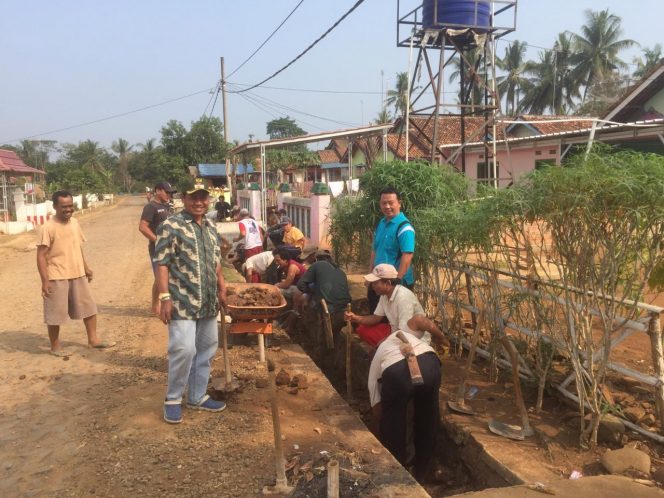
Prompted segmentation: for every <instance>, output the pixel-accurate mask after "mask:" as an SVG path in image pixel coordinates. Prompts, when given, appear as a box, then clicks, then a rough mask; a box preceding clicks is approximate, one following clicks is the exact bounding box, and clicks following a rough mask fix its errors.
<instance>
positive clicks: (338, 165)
mask: <svg viewBox="0 0 664 498" xmlns="http://www.w3.org/2000/svg"><path fill="white" fill-rule="evenodd" d="M347 167H348V164H346V163H325V164H323V165H321V169H341V168H347Z"/></svg>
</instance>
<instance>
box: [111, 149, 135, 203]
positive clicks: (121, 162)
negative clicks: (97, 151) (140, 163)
mask: <svg viewBox="0 0 664 498" xmlns="http://www.w3.org/2000/svg"><path fill="white" fill-rule="evenodd" d="M133 148H134V146H133V145H130V144H129V142H128V141H127V140H125V139H124V138H118V141H117V142H113V144H112V145H111V149H113V152H115V153H116V154H117V155H118V176H119V177H120V178H119V180H120V181H121V182H122V186H123V187H124V190H125V192H129V191H130V190H131V187H132V185H133V183H134V181H133V180H132V178H131V175H130V174H129V159H130V155H131V149H133Z"/></svg>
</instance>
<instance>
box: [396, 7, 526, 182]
mask: <svg viewBox="0 0 664 498" xmlns="http://www.w3.org/2000/svg"><path fill="white" fill-rule="evenodd" d="M517 2H518V0H422V1H419V0H413V1H408V0H397V46H399V47H406V48H409V49H410V58H409V60H411V61H412V55H413V51H414V50H417V56H416V59H415V64H414V66H413V67H412V71H411V74H410V81H411V85H410V92H409V100H410V102H409V103H410V105H409V109H410V108H412V111H410V112H409V114H411V113H412V114H413V115H417V116H419V117H425V118H426V120H425V121H424V125H423V126H422V125H420V126H418V127H421V128H422V129H420V130H419V131H420V134H421V136H425V137H427V136H428V135H427V134H426V133H424V130H425V129H426V130H428V129H430V128H431V126H430V124H431V121H433V132H432V137H431V139H430V140H429V142H430V143H429V145H430V152H431V161H432V162H434V161H441V162H442V161H445V162H449V163H452V164H453V163H455V162H456V161H457V159H458V158H459V157H460V158H461V168H460V169H461V171H462V172H464V173H465V172H466V165H465V152H464V148H465V147H464V145H465V144H466V143H468V142H481V141H483V142H485V149H486V150H485V158H486V165H487V166H488V167H489V169H490V171H491V173H492V174H491V177H492V178H493V183H494V184H496V185H497V168H496V162H495V142H494V139H495V137H496V124H495V120H496V116H497V115H500V99H499V98H498V95H497V92H496V62H495V54H496V50H495V48H496V46H495V45H496V40H497V39H499V38H501V37H503V36H505V35H506V34H508V33H511V32H513V31H514V30H515V29H516V12H517ZM453 62H455V64H456V66H457V67H455V68H453V67H452V66H453V64H452V63H453ZM410 66H411V63H410V62H409V70H410ZM453 70H456V71H458V80H457V81H458V82H459V83H458V84H456V83H455V85H449V87H448V86H447V85H448V82H447V81H446V79H449V75H450V74H451V73H452V71H453ZM470 81H473V82H474V85H469V86H470V87H471V91H468V88H467V84H465V82H470ZM473 86H474V87H475V91H472V87H473ZM415 87H417V90H416V91H414V90H413V88H415ZM478 88H479V91H478V90H477V89H478ZM442 112H444V113H445V115H446V116H458V117H459V119H458V123H459V128H460V130H459V131H460V137H461V146H460V147H459V148H458V149H457V150H456V151H455V152H454V153H453V154H451V155H449V156H448V157H443V156H442V154H441V151H440V150H439V149H438V147H437V145H438V139H439V137H438V134H439V119H438V118H439V116H440V115H441V113H442ZM469 116H474V117H482V118H484V121H483V122H484V126H483V129H482V131H483V132H480V133H479V135H478V132H477V129H475V131H474V132H473V133H471V134H468V133H467V126H466V118H467V117H469ZM409 117H410V116H408V118H407V119H406V121H407V123H406V126H410V122H409V121H410V120H409ZM419 121H420V122H421V121H422V120H419ZM480 135H481V136H480ZM406 137H408V134H407V133H406Z"/></svg>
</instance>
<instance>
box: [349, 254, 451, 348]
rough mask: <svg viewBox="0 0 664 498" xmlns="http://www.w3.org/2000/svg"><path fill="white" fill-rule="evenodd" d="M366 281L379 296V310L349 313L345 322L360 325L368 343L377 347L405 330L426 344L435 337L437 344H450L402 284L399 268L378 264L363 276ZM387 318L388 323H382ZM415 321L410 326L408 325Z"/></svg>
mask: <svg viewBox="0 0 664 498" xmlns="http://www.w3.org/2000/svg"><path fill="white" fill-rule="evenodd" d="M364 280H365V281H366V282H367V283H368V284H369V285H370V286H371V288H372V289H373V291H374V292H375V293H376V294H378V296H380V299H379V300H378V305H377V306H376V310H375V311H374V312H373V314H372V315H365V316H361V315H356V314H355V313H352V312H349V313H346V319H347V320H351V321H352V322H354V323H357V324H359V325H360V326H359V327H358V328H357V330H356V332H357V333H358V335H359V336H360V337H361V338H362V339H363V340H364V341H366V342H367V343H369V344H371V345H372V346H377V345H378V344H380V343H381V342H382V341H383V339H385V338H386V337H387V336H388V335H389V334H390V333H392V332H395V331H397V330H403V331H404V332H409V333H410V334H413V335H414V336H415V337H417V338H418V339H422V340H423V341H424V342H425V343H427V344H430V343H431V337H432V336H433V337H434V338H435V340H436V342H439V343H441V344H443V345H447V344H449V341H448V340H447V338H446V337H445V335H444V334H443V332H442V331H441V330H440V329H439V328H438V326H437V325H436V324H435V323H434V322H433V321H431V320H429V319H428V318H427V317H426V316H425V314H424V309H423V308H422V305H421V304H420V302H419V301H418V299H417V296H415V294H413V292H412V291H411V290H410V289H408V288H407V287H405V286H403V285H401V279H399V278H398V272H397V269H396V268H395V267H394V266H392V265H388V264H387V263H383V264H380V265H377V266H376V267H375V268H374V269H373V271H372V272H371V273H369V274H368V275H365V276H364ZM386 317H387V321H388V322H389V325H388V324H385V323H381V322H383V319H384V318H386ZM413 317H415V318H414V320H412V321H411V322H410V323H411V326H413V327H415V328H414V329H413V328H411V326H409V325H408V323H409V320H411V318H413Z"/></svg>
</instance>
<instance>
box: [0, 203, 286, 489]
mask: <svg viewBox="0 0 664 498" xmlns="http://www.w3.org/2000/svg"><path fill="white" fill-rule="evenodd" d="M142 205H143V200H142V198H124V199H122V200H121V201H120V202H119V203H118V204H117V205H115V206H112V207H108V208H103V209H101V210H99V211H97V212H93V213H90V214H86V215H84V216H82V217H81V218H80V221H81V226H82V227H83V230H84V231H85V234H86V237H87V239H88V243H87V244H86V246H85V253H86V257H87V259H88V261H89V264H90V266H91V267H92V269H93V270H94V272H95V278H94V280H93V283H92V290H93V293H94V296H95V298H96V300H97V303H98V305H99V308H100V314H99V330H100V331H101V333H102V334H103V335H104V336H105V337H108V338H109V339H113V340H117V341H118V346H117V348H116V349H114V350H112V351H93V350H90V349H88V348H87V347H86V336H85V332H84V329H83V326H82V323H81V322H69V323H68V324H67V325H66V326H65V327H63V330H62V331H61V337H62V338H63V340H64V345H65V347H68V348H73V349H74V350H75V351H76V353H75V354H74V355H73V356H72V357H71V358H69V360H68V361H63V359H62V358H57V357H54V356H51V355H49V354H48V338H47V335H46V329H45V326H44V325H43V323H42V303H41V297H40V295H39V289H40V285H39V277H38V274H37V270H36V264H35V258H36V251H35V250H34V248H32V247H31V246H33V244H34V240H35V235H34V234H25V235H21V236H19V237H5V238H4V239H0V258H2V259H1V260H2V265H1V266H0V289H2V292H1V295H2V298H1V299H0V399H2V403H0V496H3V497H11V496H89V495H92V494H96V495H101V496H130V495H138V494H141V495H144V496H158V495H166V496H168V495H174V494H177V495H179V496H197V495H202V494H206V493H209V492H214V493H215V495H217V496H245V495H246V496H255V495H256V492H257V490H258V489H260V487H259V486H262V484H266V483H268V482H269V481H270V479H273V477H272V476H273V471H272V472H271V470H272V468H273V467H272V466H271V460H270V458H271V455H270V450H271V445H270V439H269V437H268V438H267V439H266V440H265V441H260V443H261V444H260V445H259V447H258V448H256V444H257V441H256V438H255V436H254V437H253V442H252V441H251V440H249V441H243V440H242V438H241V437H240V438H238V437H237V435H238V434H239V435H241V434H243V433H244V432H247V431H248V429H250V428H252V429H251V430H249V432H252V430H256V429H257V427H256V426H257V425H264V426H265V427H262V429H263V430H262V431H260V429H259V432H264V433H266V434H267V436H269V434H270V431H271V425H270V421H269V419H266V418H265V417H263V416H258V415H257V414H251V413H246V412H244V413H240V411H239V410H232V409H229V410H227V411H226V412H224V413H221V414H207V413H198V412H197V413H192V412H190V411H186V412H185V416H186V420H185V423H184V424H182V425H181V426H178V427H172V426H169V425H167V424H165V423H164V422H163V421H162V419H161V401H162V399H163V395H164V389H165V382H166V367H167V362H166V353H165V352H166V343H167V335H166V329H165V326H164V325H163V324H161V322H160V321H159V320H158V319H156V318H154V317H151V316H150V315H149V313H148V308H149V306H148V305H149V295H150V286H151V283H152V281H151V278H152V275H151V272H150V267H149V261H148V254H147V242H146V240H145V239H144V238H143V236H141V235H140V234H139V233H138V230H137V226H138V219H139V216H140V210H141V207H142ZM249 452H251V453H250V455H249ZM245 453H247V455H245ZM249 456H250V459H251V460H252V461H253V465H252V466H251V468H250V469H245V468H238V466H240V465H242V466H244V465H245V462H246V461H247V460H249V458H247V457H249ZM235 461H237V463H235Z"/></svg>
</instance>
